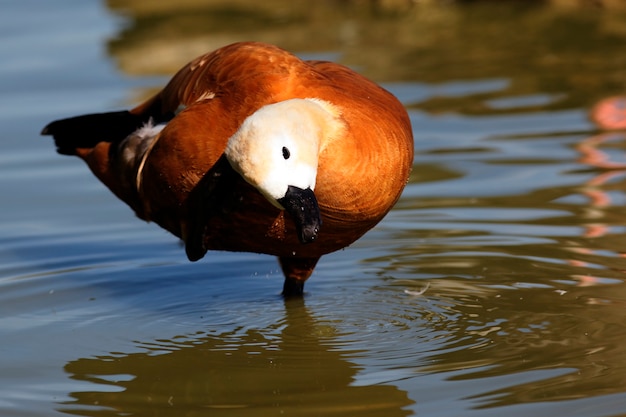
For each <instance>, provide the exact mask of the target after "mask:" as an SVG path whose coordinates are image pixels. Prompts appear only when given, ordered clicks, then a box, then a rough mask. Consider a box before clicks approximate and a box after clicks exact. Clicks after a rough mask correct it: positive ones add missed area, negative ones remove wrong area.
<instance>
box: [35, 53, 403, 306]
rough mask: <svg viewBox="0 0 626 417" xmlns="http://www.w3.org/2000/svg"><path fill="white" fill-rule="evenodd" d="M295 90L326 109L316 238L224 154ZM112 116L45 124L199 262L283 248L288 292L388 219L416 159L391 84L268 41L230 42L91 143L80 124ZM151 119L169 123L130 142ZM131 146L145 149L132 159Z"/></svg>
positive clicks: (193, 64)
mask: <svg viewBox="0 0 626 417" xmlns="http://www.w3.org/2000/svg"><path fill="white" fill-rule="evenodd" d="M290 99H307V101H306V102H305V107H307V106H309V104H310V103H311V100H308V99H313V100H312V101H313V103H314V104H313V105H312V106H310V107H312V108H314V109H317V110H315V112H320V114H321V116H319V118H320V126H321V127H320V133H319V134H318V136H319V137H320V141H319V153H318V154H317V155H316V158H318V159H317V174H316V183H315V187H314V195H315V197H316V198H317V203H318V205H319V210H320V213H321V218H322V222H323V223H322V225H321V227H320V230H319V233H317V234H316V235H315V236H313V237H312V240H313V239H314V240H313V241H312V242H311V243H301V239H299V238H298V233H297V230H296V229H297V228H296V225H295V223H294V221H293V220H292V218H291V216H290V215H289V214H286V213H285V211H283V210H281V209H280V208H278V207H277V206H276V202H274V204H272V203H270V202H269V201H268V198H266V196H264V195H262V194H261V193H260V192H259V191H258V190H257V188H255V187H256V186H253V185H251V184H252V183H254V182H253V181H252V180H250V179H249V178H248V177H246V180H244V178H242V175H243V174H242V175H240V174H239V173H238V172H236V171H235V170H233V167H235V166H236V164H235V165H233V163H234V162H232V160H230V159H227V157H226V156H225V155H224V152H225V148H226V146H227V143H229V140H234V139H231V138H232V137H233V136H236V135H235V134H236V132H239V131H240V128H241V126H242V124H243V123H244V121H245V120H246V119H247V118H248V117H249V116H251V115H252V114H253V113H255V112H257V111H258V110H259V109H261V108H263V107H264V106H267V105H270V104H273V103H282V102H285V103H289V101H288V100H290ZM299 102H302V100H296V101H295V104H296V105H298V106H300V104H299ZM316 104H321V107H322V108H323V110H319V106H317V105H316ZM294 106H295V105H294ZM181 107H184V109H182V110H180V109H181ZM299 108H300V107H297V109H299ZM315 112H314V113H313V116H311V118H312V120H313V121H314V122H317V118H318V116H317V115H316V114H317V113H315ZM111 115H112V116H110V117H109V116H107V114H106V113H105V114H103V115H96V116H94V117H93V118H90V116H84V117H83V118H74V119H66V120H61V121H57V122H53V123H51V124H50V125H48V126H47V127H46V128H45V129H44V131H43V133H44V134H51V135H53V136H54V137H55V140H56V142H57V146H58V148H59V151H60V152H62V153H68V154H70V153H74V154H76V155H78V156H79V157H81V158H82V159H84V160H85V161H86V162H87V164H88V165H89V167H90V168H91V170H92V171H93V172H94V174H95V175H96V176H97V177H98V178H99V179H100V180H101V181H102V182H103V183H104V184H106V185H107V186H108V187H109V188H110V189H111V190H112V191H113V192H114V193H115V194H116V195H117V196H118V197H119V198H120V199H122V200H123V201H125V202H126V203H127V204H129V205H130V207H131V208H133V210H135V212H136V213H137V215H138V216H139V217H140V218H142V219H144V220H147V221H154V222H156V223H158V224H159V225H160V226H162V227H163V228H165V229H167V230H168V231H170V232H172V233H173V234H174V235H176V236H178V237H180V238H181V239H183V240H184V242H185V245H186V250H187V254H188V256H189V258H190V259H192V260H195V259H198V258H200V257H202V256H203V255H204V253H205V252H206V250H229V251H248V252H259V253H266V254H270V255H276V256H278V257H279V259H280V262H281V266H282V268H283V272H284V273H285V277H286V281H285V287H284V292H285V293H286V294H289V293H299V292H301V290H302V286H303V283H304V281H305V280H306V279H307V278H308V277H309V276H310V274H311V272H312V271H313V268H314V267H315V264H316V262H317V260H318V259H319V257H321V256H322V255H324V254H326V253H329V252H332V251H335V250H338V249H341V248H343V247H345V246H347V245H349V244H351V243H352V242H354V241H355V240H357V239H358V238H359V237H361V236H362V235H363V234H364V233H365V232H366V231H367V230H369V229H370V228H371V227H373V226H374V225H375V224H376V223H378V222H379V221H380V220H381V219H382V218H383V216H384V215H385V214H386V213H387V212H388V211H389V210H390V209H391V207H392V206H393V204H394V203H395V202H396V201H397V199H398V198H399V196H400V193H401V192H402V190H403V188H404V185H405V184H406V182H407V179H408V175H409V171H410V167H411V163H412V159H413V138H412V132H411V126H410V122H409V119H408V116H407V113H406V111H405V109H404V108H403V106H402V105H401V104H400V103H399V102H398V100H397V99H396V98H395V97H393V96H392V95H391V94H390V93H388V92H387V91H385V90H384V89H382V88H381V87H379V86H377V85H376V84H374V83H372V82H371V81H369V80H367V79H366V78H364V77H362V76H360V75H359V74H357V73H355V72H354V71H352V70H350V69H348V68H346V67H343V66H341V65H338V64H334V63H329V62H321V61H302V60H300V59H298V58H297V57H295V56H294V55H292V54H290V53H288V52H286V51H284V50H282V49H279V48H277V47H275V46H271V45H266V44H261V43H237V44H233V45H229V46H226V47H224V48H221V49H218V50H217V51H214V52H211V53H208V54H206V55H203V56H201V57H199V58H197V59H195V60H194V61H192V62H191V63H189V64H188V65H186V66H185V67H183V68H182V69H181V70H180V71H179V72H178V73H177V74H176V75H175V76H174V77H173V78H172V80H171V81H170V82H169V83H168V84H167V86H166V87H165V88H164V89H163V90H162V91H161V92H160V93H158V94H157V95H156V96H154V97H153V98H151V99H150V100H148V101H147V102H145V103H143V104H141V105H139V106H137V107H136V108H134V109H132V110H130V111H129V114H123V115H122V116H123V121H121V122H120V124H121V125H124V126H125V125H126V124H128V126H129V129H127V130H128V131H126V132H125V134H124V135H120V134H119V132H115V134H113V133H112V134H111V137H102V138H92V139H91V140H85V139H83V138H82V136H81V135H79V134H77V133H76V132H74V130H76V129H80V128H82V127H84V126H91V123H93V124H97V125H102V126H104V125H106V124H111V123H115V118H116V117H122V116H117V115H118V113H111ZM150 119H152V120H154V122H155V123H158V122H163V121H166V122H167V124H166V125H165V127H164V128H163V129H162V130H161V131H160V133H157V136H156V139H154V140H153V141H152V142H145V144H147V143H150V146H146V145H145V144H144V143H142V142H141V141H142V140H144V139H142V138H141V137H140V138H139V139H137V140H136V142H132V140H130V139H125V137H126V136H127V135H131V134H133V132H134V131H135V130H136V129H137V128H140V127H141V126H142V125H143V124H145V123H147V122H148V121H149V120H150ZM122 122H123V123H122ZM277 123H280V122H277ZM286 123H289V121H286ZM325 123H326V124H325ZM299 126H300V125H297V126H296V128H299ZM303 126H304V125H303ZM314 126H316V125H314ZM93 128H95V129H98V126H93ZM101 130H102V129H101ZM104 130H106V128H104ZM118 130H119V129H118ZM122 130H123V129H122ZM304 133H306V132H303V136H306V135H304ZM100 135H101V136H106V132H105V133H102V134H100ZM113 136H115V137H113ZM298 136H299V135H298ZM146 140H147V139H146ZM131 142H132V143H136V144H140V145H139V146H141V147H142V148H141V149H142V151H141V152H138V151H136V149H139V148H132V146H135V145H132V146H131V145H130V144H131ZM251 142H253V143H256V142H254V141H251ZM231 143H232V142H231ZM146 147H147V148H148V150H147V151H146V150H145V148H146ZM129 149H130V151H129ZM233 149H239V148H235V147H233ZM131 151H132V152H131ZM124 152H126V154H124ZM133 152H134V153H133ZM231 152H234V151H231ZM127 154H130V155H133V156H134V155H138V156H139V157H140V158H139V157H136V158H135V159H131V162H128V161H127V160H126V159H125V158H126V155H127ZM228 158H231V155H230V154H229V155H228ZM231 159H232V158H231ZM285 159H287V158H285ZM311 188H313V187H311Z"/></svg>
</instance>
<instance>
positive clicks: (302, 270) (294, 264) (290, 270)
mask: <svg viewBox="0 0 626 417" xmlns="http://www.w3.org/2000/svg"><path fill="white" fill-rule="evenodd" d="M319 259H320V258H319V256H318V257H316V258H315V257H313V258H294V257H279V258H278V261H279V262H280V267H281V268H282V270H283V274H284V275H285V283H284V284H283V296H284V297H293V296H296V297H301V296H302V294H303V292H304V282H305V281H306V280H307V279H308V278H309V277H310V276H311V274H312V273H313V270H314V269H315V265H316V264H317V261H319Z"/></svg>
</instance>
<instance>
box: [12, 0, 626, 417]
mask: <svg viewBox="0 0 626 417" xmlns="http://www.w3.org/2000/svg"><path fill="white" fill-rule="evenodd" d="M14 3H15V4H8V3H5V4H2V5H1V6H0V7H2V13H0V20H1V21H2V23H1V24H0V28H2V29H0V36H1V39H2V41H1V42H0V50H1V52H2V55H3V57H4V59H3V60H2V63H0V75H1V77H0V108H1V109H2V111H1V112H0V125H1V126H2V136H1V140H0V150H1V152H0V195H1V196H2V198H1V199H0V209H1V213H2V215H1V216H0V415H2V416H63V415H81V416H96V415H98V416H120V415H137V416H152V415H177V416H199V415H219V416H247V415H251V416H252V415H254V416H261V415H262V416H264V415H267V416H270V415H272V416H273V415H292V416H311V415H342V416H345V415H371V416H408V415H422V416H500V415H504V414H506V415H509V416H527V415H537V416H552V415H567V416H585V417H588V416H619V415H626V382H625V380H624V375H626V349H625V348H624V343H623V340H624V336H625V335H626V324H625V323H626V321H625V320H624V306H625V305H626V286H625V284H624V270H626V258H625V253H626V252H624V243H625V242H626V230H625V226H624V217H625V215H624V205H625V203H626V194H625V193H624V191H623V190H624V188H625V186H626V160H625V159H626V158H624V150H625V149H626V135H624V133H623V132H600V131H597V130H596V129H595V127H594V126H593V125H592V124H591V123H590V122H589V121H588V118H587V112H588V109H589V108H590V107H591V106H592V104H593V103H594V102H595V101H596V100H598V99H600V98H602V97H606V96H609V95H614V94H623V93H624V92H625V89H626V75H625V74H626V72H625V71H624V68H625V66H626V62H625V61H626V59H625V58H624V54H623V46H624V45H625V41H626V32H625V31H624V29H623V21H624V19H625V18H626V15H625V14H624V11H623V10H622V9H621V8H620V7H619V3H617V6H616V7H615V8H612V7H610V8H608V9H599V8H595V7H593V6H589V5H578V3H577V2H574V1H572V2H571V4H569V3H568V2H567V1H562V2H560V3H559V2H553V3H549V2H547V3H542V4H541V5H537V6H533V7H530V6H528V3H522V2H511V3H508V2H497V3H495V2H486V3H485V4H482V3H481V2H475V3H471V4H467V5H464V4H451V3H447V2H444V3H441V4H438V3H434V2H433V4H429V3H420V5H419V6H415V7H413V8H412V9H407V8H406V7H407V6H406V4H405V3H403V2H398V3H397V4H396V3H394V2H389V3H385V4H384V5H382V6H380V5H379V6H378V7H374V6H366V5H365V4H360V5H359V6H352V5H350V4H349V3H341V5H339V6H338V5H333V4H330V3H324V2H320V3H315V5H314V6H311V5H310V4H300V3H297V2H295V3H293V2H281V1H270V2H263V3H264V5H257V4H256V3H257V2H245V1H243V0H242V1H240V2H235V3H232V4H230V5H224V4H222V3H219V2H211V3H208V4H207V5H204V6H201V5H197V4H196V3H195V2H193V1H191V0H189V1H185V2H183V3H181V4H176V5H174V6H171V7H174V9H171V8H170V6H168V5H165V4H164V5H160V4H159V3H148V2H146V3H145V4H144V3H140V2H131V1H116V2H113V1H111V2H108V3H107V4H101V3H98V2H95V1H82V2H78V3H77V2H71V1H57V2H43V1H24V2H14ZM248 3H249V4H248ZM520 3H521V4H520ZM574 3H576V4H574ZM150 4H152V5H153V7H152V9H151V8H150ZM244 39H256V40H264V41H269V42H274V43H278V44H280V45H282V46H284V47H287V48H289V49H291V50H293V51H295V52H297V53H299V54H300V55H302V56H305V57H313V58H322V59H333V60H337V61H340V62H343V63H346V64H348V65H351V66H353V67H355V68H357V69H358V70H359V71H361V72H363V73H364V74H366V75H368V76H370V77H372V78H374V79H376V80H377V81H379V82H381V83H382V84H383V85H384V86H385V87H387V88H388V89H390V90H391V91H392V92H393V93H394V94H396V95H397V96H398V97H399V98H400V99H401V100H402V101H403V103H405V104H406V106H407V108H408V109H409V112H410V116H411V119H412V122H413V125H414V130H415V136H416V151H417V153H416V157H415V163H414V168H413V174H412V178H411V182H410V184H409V185H408V187H407V188H406V190H405V193H404V195H403V197H402V199H401V200H400V202H399V203H398V205H397V206H396V208H395V209H394V210H393V211H392V212H391V213H390V214H389V215H388V216H387V217H386V218H385V220H384V221H383V222H382V223H381V224H380V225H378V226H377V227H376V228H375V229H374V230H372V231H371V232H370V233H368V234H367V235H366V236H365V237H364V238H362V239H361V240H360V241H358V242H357V243H355V244H354V245H353V246H352V247H350V248H348V249H345V250H343V251H340V252H337V253H334V254H331V255H328V256H326V257H324V258H323V259H322V261H321V262H320V264H319V266H318V267H317V269H316V272H315V274H314V276H313V277H312V278H311V280H310V281H309V282H308V283H307V287H306V290H307V294H306V296H305V298H304V300H300V301H295V300H291V301H288V302H285V301H283V300H282V298H281V297H280V296H279V292H280V289H281V286H282V275H281V273H280V271H279V268H278V265H277V263H276V261H275V260H274V259H273V258H271V257H268V256H262V255H255V254H228V253H211V254H210V255H209V256H207V257H206V258H205V259H204V260H202V261H201V262H199V263H189V262H187V261H186V258H185V255H184V250H183V249H182V248H181V246H180V245H179V243H178V242H177V241H176V239H174V238H173V237H171V236H169V235H168V234H167V233H165V232H164V231H162V230H160V229H159V228H158V227H156V226H155V225H151V224H145V223H143V222H141V221H139V220H137V219H136V218H134V216H133V215H132V213H131V212H130V210H129V209H127V207H125V206H124V205H123V204H122V203H120V202H119V201H117V200H116V199H115V197H113V196H112V195H111V194H110V193H109V192H108V191H107V190H106V189H105V188H104V187H103V186H102V185H101V184H99V183H98V182H97V181H96V180H95V179H94V178H93V177H92V176H91V175H90V174H89V172H88V170H87V169H86V167H85V166H84V165H83V164H82V162H80V161H79V160H77V159H76V158H69V157H63V156H59V155H56V154H55V153H54V149H53V145H52V144H51V143H50V140H49V138H41V137H39V131H40V129H41V128H42V127H43V126H44V125H45V124H46V123H47V122H48V121H50V120H53V119H55V118H58V117H63V116H69V115H74V114H79V113H84V112H90V111H106V110H111V109H118V108H121V107H125V106H129V105H130V104H132V103H135V102H136V101H137V100H139V99H140V98H141V97H145V96H146V95H147V94H149V91H153V89H154V88H158V86H160V85H162V84H163V82H165V81H166V80H167V79H168V76H169V75H170V74H171V73H172V72H173V71H175V70H176V68H178V67H179V66H181V65H182V64H183V63H185V62H186V61H187V60H188V59H190V58H192V57H193V56H195V55H197V54H200V53H202V52H205V51H206V50H209V49H213V48H215V47H218V46H220V45H222V44H225V43H229V42H232V41H237V40H244Z"/></svg>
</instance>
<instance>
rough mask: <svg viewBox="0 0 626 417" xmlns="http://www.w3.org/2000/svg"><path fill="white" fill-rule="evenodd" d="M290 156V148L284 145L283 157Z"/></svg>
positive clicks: (287, 157)
mask: <svg viewBox="0 0 626 417" xmlns="http://www.w3.org/2000/svg"><path fill="white" fill-rule="evenodd" d="M290 156H291V152H289V149H287V148H285V147H284V146H283V158H285V159H289V157H290Z"/></svg>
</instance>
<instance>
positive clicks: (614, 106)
mask: <svg viewBox="0 0 626 417" xmlns="http://www.w3.org/2000/svg"><path fill="white" fill-rule="evenodd" d="M591 120H592V121H593V122H594V123H595V124H596V125H598V127H599V128H601V129H604V130H621V129H626V96H614V97H608V98H605V99H603V100H600V101H599V102H598V103H597V104H596V105H595V106H594V107H593V108H592V109H591Z"/></svg>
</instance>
